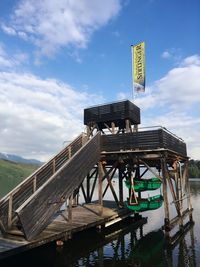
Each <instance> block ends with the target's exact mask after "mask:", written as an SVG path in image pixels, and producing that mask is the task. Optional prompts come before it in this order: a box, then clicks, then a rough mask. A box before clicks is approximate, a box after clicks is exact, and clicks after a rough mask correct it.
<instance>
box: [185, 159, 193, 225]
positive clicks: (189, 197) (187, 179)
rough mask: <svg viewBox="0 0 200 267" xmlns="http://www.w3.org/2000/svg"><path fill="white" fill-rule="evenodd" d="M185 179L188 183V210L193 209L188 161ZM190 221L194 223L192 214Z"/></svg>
mask: <svg viewBox="0 0 200 267" xmlns="http://www.w3.org/2000/svg"><path fill="white" fill-rule="evenodd" d="M184 177H185V181H186V190H187V195H188V202H187V204H188V209H189V210H191V209H192V203H191V193H190V181H189V173H188V161H186V162H185V169H184ZM190 221H193V217H192V213H191V214H190Z"/></svg>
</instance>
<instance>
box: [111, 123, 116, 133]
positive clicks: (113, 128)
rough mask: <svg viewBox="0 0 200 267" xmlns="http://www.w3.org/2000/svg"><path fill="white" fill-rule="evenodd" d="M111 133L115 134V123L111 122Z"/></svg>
mask: <svg viewBox="0 0 200 267" xmlns="http://www.w3.org/2000/svg"><path fill="white" fill-rule="evenodd" d="M111 128H112V134H115V123H114V122H111Z"/></svg>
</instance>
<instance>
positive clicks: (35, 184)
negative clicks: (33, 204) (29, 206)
mask: <svg viewBox="0 0 200 267" xmlns="http://www.w3.org/2000/svg"><path fill="white" fill-rule="evenodd" d="M36 187H37V176H36V175H35V176H34V178H33V193H34V192H35V191H36Z"/></svg>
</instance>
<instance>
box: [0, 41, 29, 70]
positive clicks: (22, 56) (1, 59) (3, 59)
mask: <svg viewBox="0 0 200 267" xmlns="http://www.w3.org/2000/svg"><path fill="white" fill-rule="evenodd" d="M28 60H29V57H28V55H27V54H26V53H22V52H18V53H15V54H14V55H13V56H9V55H8V53H7V52H6V50H5V48H4V45H3V44H2V43H0V69H11V68H12V69H13V68H15V67H17V66H19V65H21V64H22V63H26V62H28Z"/></svg>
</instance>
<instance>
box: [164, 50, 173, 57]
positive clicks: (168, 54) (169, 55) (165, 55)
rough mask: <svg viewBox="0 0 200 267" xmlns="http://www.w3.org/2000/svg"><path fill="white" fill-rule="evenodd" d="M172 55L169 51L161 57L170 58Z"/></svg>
mask: <svg viewBox="0 0 200 267" xmlns="http://www.w3.org/2000/svg"><path fill="white" fill-rule="evenodd" d="M171 56H172V55H171V54H170V53H169V51H164V52H163V53H162V55H161V57H162V58H170V57H171Z"/></svg>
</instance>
